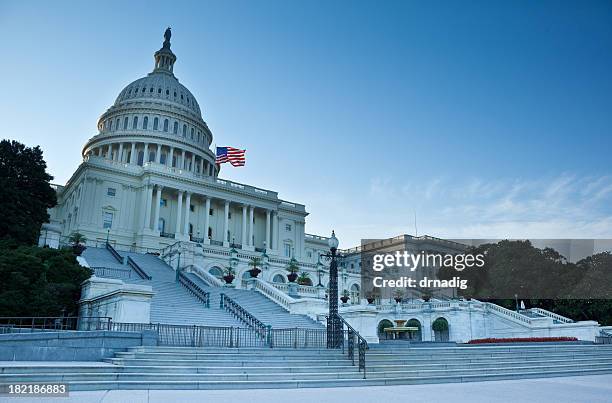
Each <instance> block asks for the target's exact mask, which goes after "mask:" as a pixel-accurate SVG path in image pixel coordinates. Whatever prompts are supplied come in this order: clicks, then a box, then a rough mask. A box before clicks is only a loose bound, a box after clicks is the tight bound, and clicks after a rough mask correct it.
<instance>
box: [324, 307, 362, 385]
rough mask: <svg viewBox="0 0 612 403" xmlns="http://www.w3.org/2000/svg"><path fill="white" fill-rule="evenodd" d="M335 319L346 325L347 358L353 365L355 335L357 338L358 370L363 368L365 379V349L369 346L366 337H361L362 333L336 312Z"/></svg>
mask: <svg viewBox="0 0 612 403" xmlns="http://www.w3.org/2000/svg"><path fill="white" fill-rule="evenodd" d="M329 319H330V318H328V326H329ZM336 319H337V320H340V323H342V324H343V325H344V326H346V329H347V336H346V337H347V352H348V358H349V359H350V360H351V361H352V362H353V365H355V337H356V338H357V349H358V354H359V361H358V362H359V372H361V370H362V369H363V379H366V350H367V349H368V348H369V347H368V342H367V341H366V339H364V338H363V336H362V335H360V334H359V332H358V331H357V330H355V329H354V328H353V326H351V325H350V324H349V323H348V322H347V321H346V320H344V318H343V317H342V316H340V315H339V314H336ZM328 348H329V347H328Z"/></svg>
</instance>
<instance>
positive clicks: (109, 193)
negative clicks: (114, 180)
mask: <svg viewBox="0 0 612 403" xmlns="http://www.w3.org/2000/svg"><path fill="white" fill-rule="evenodd" d="M116 194H117V189H115V188H108V189H106V195H107V196H111V197H115V195H116Z"/></svg>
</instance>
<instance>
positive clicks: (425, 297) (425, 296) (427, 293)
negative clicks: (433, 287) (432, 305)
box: [421, 290, 431, 302]
mask: <svg viewBox="0 0 612 403" xmlns="http://www.w3.org/2000/svg"><path fill="white" fill-rule="evenodd" d="M421 298H423V301H425V302H429V300H430V299H431V291H429V290H425V291H423V296H422V297H421Z"/></svg>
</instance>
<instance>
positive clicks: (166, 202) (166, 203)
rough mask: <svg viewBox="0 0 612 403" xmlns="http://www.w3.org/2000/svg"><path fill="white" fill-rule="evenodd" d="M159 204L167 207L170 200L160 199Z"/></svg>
mask: <svg viewBox="0 0 612 403" xmlns="http://www.w3.org/2000/svg"><path fill="white" fill-rule="evenodd" d="M159 205H160V206H161V207H166V206H167V205H168V200H167V199H161V200H160V201H159Z"/></svg>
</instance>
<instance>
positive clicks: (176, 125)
mask: <svg viewBox="0 0 612 403" xmlns="http://www.w3.org/2000/svg"><path fill="white" fill-rule="evenodd" d="M172 133H174V134H178V122H174V127H173V128H172Z"/></svg>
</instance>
